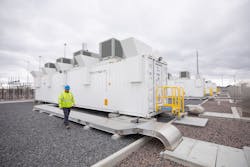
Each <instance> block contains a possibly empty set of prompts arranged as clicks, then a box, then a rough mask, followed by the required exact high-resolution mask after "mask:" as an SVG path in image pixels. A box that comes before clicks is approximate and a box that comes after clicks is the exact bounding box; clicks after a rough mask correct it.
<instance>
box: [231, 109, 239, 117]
mask: <svg viewBox="0 0 250 167" xmlns="http://www.w3.org/2000/svg"><path fill="white" fill-rule="evenodd" d="M231 110H232V113H233V115H234V117H235V118H240V114H239V112H238V110H237V108H236V107H231Z"/></svg>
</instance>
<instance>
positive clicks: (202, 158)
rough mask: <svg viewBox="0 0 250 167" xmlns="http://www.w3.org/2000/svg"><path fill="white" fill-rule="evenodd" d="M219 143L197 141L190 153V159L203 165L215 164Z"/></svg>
mask: <svg viewBox="0 0 250 167" xmlns="http://www.w3.org/2000/svg"><path fill="white" fill-rule="evenodd" d="M217 148H218V146H217V144H214V143H209V142H204V141H197V142H196V144H195V145H194V147H193V149H192V151H191V152H190V154H189V157H188V160H190V161H192V162H193V163H194V164H197V165H201V166H211V167H212V166H215V164H216V153H217Z"/></svg>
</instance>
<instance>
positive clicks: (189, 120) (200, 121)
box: [173, 116, 208, 127]
mask: <svg viewBox="0 0 250 167" xmlns="http://www.w3.org/2000/svg"><path fill="white" fill-rule="evenodd" d="M207 121H208V119H207V118H197V117H188V116H185V117H184V118H182V119H180V120H175V121H174V122H173V123H175V124H183V125H191V126H199V127H205V126H206V124H207Z"/></svg>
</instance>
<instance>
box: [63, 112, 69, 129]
mask: <svg viewBox="0 0 250 167" xmlns="http://www.w3.org/2000/svg"><path fill="white" fill-rule="evenodd" d="M63 113H64V125H69V113H70V108H63Z"/></svg>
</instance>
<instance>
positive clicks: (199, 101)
mask: <svg viewBox="0 0 250 167" xmlns="http://www.w3.org/2000/svg"><path fill="white" fill-rule="evenodd" d="M202 102H203V100H199V99H195V100H192V99H185V105H188V104H192V105H198V104H201V103H202Z"/></svg>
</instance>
